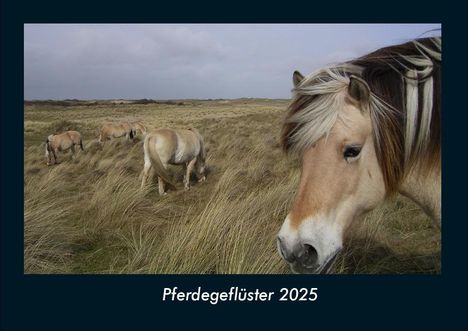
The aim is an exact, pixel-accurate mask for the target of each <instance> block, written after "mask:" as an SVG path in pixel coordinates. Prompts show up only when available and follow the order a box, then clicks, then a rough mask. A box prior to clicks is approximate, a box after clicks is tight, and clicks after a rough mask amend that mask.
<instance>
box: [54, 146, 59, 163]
mask: <svg viewBox="0 0 468 331" xmlns="http://www.w3.org/2000/svg"><path fill="white" fill-rule="evenodd" d="M52 153H53V154H54V164H58V163H59V162H58V160H57V153H58V149H57V148H54V149H52Z"/></svg>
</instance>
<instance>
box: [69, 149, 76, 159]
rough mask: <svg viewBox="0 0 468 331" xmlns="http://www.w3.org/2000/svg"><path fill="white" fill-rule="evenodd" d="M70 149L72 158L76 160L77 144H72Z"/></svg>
mask: <svg viewBox="0 0 468 331" xmlns="http://www.w3.org/2000/svg"><path fill="white" fill-rule="evenodd" d="M70 149H71V152H72V160H74V159H75V145H71V147H70Z"/></svg>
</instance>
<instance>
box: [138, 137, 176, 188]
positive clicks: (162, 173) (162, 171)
mask: <svg viewBox="0 0 468 331" xmlns="http://www.w3.org/2000/svg"><path fill="white" fill-rule="evenodd" d="M151 139H156V137H154V136H146V138H145V142H144V143H143V150H144V152H145V159H146V158H148V159H149V160H150V161H151V165H152V166H153V167H154V172H155V173H156V175H157V176H158V177H159V178H161V179H162V180H163V181H164V183H166V185H167V186H168V187H169V188H171V189H172V190H174V191H175V190H177V188H176V186H175V184H173V183H172V180H171V179H170V178H169V175H168V173H167V171H166V168H164V166H163V164H162V162H161V159H160V158H159V155H158V153H157V152H156V151H155V150H154V149H153V153H151V146H150V143H151Z"/></svg>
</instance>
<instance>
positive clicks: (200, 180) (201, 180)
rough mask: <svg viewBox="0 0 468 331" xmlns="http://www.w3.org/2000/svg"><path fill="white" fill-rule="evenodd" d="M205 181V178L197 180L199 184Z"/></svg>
mask: <svg viewBox="0 0 468 331" xmlns="http://www.w3.org/2000/svg"><path fill="white" fill-rule="evenodd" d="M205 180H206V177H205V176H203V177H202V178H200V179H199V180H198V182H199V183H201V182H204V181H205Z"/></svg>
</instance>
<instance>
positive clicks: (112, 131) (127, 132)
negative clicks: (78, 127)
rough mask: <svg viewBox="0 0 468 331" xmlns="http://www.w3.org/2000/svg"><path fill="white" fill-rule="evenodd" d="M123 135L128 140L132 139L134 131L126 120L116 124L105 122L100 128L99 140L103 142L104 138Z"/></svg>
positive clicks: (108, 138) (109, 138)
mask: <svg viewBox="0 0 468 331" xmlns="http://www.w3.org/2000/svg"><path fill="white" fill-rule="evenodd" d="M123 136H125V137H126V138H127V139H128V140H130V139H133V137H134V131H133V128H132V125H131V124H130V123H128V122H123V123H117V124H105V125H104V126H103V127H102V128H101V133H100V135H99V142H100V143H104V142H105V141H106V140H111V139H114V138H120V137H123Z"/></svg>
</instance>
